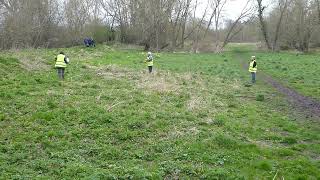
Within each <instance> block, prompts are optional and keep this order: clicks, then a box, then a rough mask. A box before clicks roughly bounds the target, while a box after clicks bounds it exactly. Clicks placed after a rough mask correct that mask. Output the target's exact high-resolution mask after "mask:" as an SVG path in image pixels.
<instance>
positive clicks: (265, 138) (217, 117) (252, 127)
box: [0, 45, 320, 179]
mask: <svg viewBox="0 0 320 180" xmlns="http://www.w3.org/2000/svg"><path fill="white" fill-rule="evenodd" d="M59 51H60V50H55V49H52V50H23V51H16V52H3V53H2V54H1V57H0V69H1V71H0V73H1V83H0V106H1V108H0V127H1V129H0V162H1V163H0V179H29V178H31V179H34V178H44V179H46V178H48V179H62V178H66V179H75V178H88V179H116V178H120V179H163V178H167V179H176V178H180V179H186V178H203V179H272V178H273V177H274V175H275V174H276V173H277V175H278V178H281V177H285V178H286V179H317V178H319V177H320V173H319V168H320V162H319V155H320V145H319V142H320V141H319V140H320V135H319V130H320V128H319V124H318V122H311V121H309V120H306V119H301V117H299V118H295V117H292V116H291V115H290V114H291V112H290V111H291V110H290V108H288V106H287V104H286V101H285V99H283V97H282V96H281V95H279V94H278V93H277V92H275V91H274V90H273V89H272V88H270V87H268V86H267V85H265V84H263V83H262V82H259V83H258V84H257V85H255V86H251V87H246V86H245V85H246V84H248V81H249V79H248V78H249V75H248V73H247V72H246V71H243V69H242V68H241V65H240V62H239V61H237V60H236V56H237V54H235V53H233V52H226V53H223V54H218V55H217V54H184V53H178V54H173V53H160V54H156V58H155V65H156V67H155V68H156V73H155V74H153V75H149V74H148V73H146V71H147V70H146V67H145V64H144V63H143V61H144V59H145V54H144V53H143V52H142V51H139V50H134V49H131V50H117V49H113V48H112V47H107V46H102V45H101V46H98V47H97V48H96V49H82V48H81V47H75V48H70V49H64V51H65V53H66V54H67V55H69V57H70V59H71V64H70V66H69V67H68V69H67V74H66V80H65V81H63V82H60V81H58V79H57V75H56V72H55V70H54V69H53V68H52V67H53V65H54V57H55V55H56V54H57V53H58V52H59ZM260 95H263V96H264V97H265V100H264V101H257V96H260Z"/></svg>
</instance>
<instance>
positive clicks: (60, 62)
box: [55, 52, 69, 80]
mask: <svg viewBox="0 0 320 180" xmlns="http://www.w3.org/2000/svg"><path fill="white" fill-rule="evenodd" d="M67 64H69V58H67V56H66V55H64V53H63V52H60V54H59V55H58V56H57V57H56V64H55V68H57V70H58V77H59V79H61V80H63V79H64V71H65V68H66V67H67Z"/></svg>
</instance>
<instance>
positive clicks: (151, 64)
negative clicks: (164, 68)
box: [146, 57, 153, 66]
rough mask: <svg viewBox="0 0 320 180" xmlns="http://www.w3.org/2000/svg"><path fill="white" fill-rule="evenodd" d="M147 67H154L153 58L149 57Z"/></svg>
mask: <svg viewBox="0 0 320 180" xmlns="http://www.w3.org/2000/svg"><path fill="white" fill-rule="evenodd" d="M146 63H147V66H153V58H152V57H148V58H147V60H146Z"/></svg>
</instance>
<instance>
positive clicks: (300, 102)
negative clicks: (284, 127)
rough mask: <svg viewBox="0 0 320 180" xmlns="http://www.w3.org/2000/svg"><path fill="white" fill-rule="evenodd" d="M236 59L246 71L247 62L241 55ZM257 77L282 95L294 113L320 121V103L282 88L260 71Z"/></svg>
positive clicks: (290, 89)
mask: <svg viewBox="0 0 320 180" xmlns="http://www.w3.org/2000/svg"><path fill="white" fill-rule="evenodd" d="M237 58H238V59H239V60H240V62H241V65H242V68H243V69H244V70H246V71H247V70H248V64H247V62H246V61H244V60H243V58H242V57H241V55H237ZM257 75H258V78H259V79H260V80H261V81H263V82H265V83H267V84H269V85H270V86H272V87H273V88H274V89H276V90H277V91H278V92H280V93H281V94H283V95H284V96H285V97H286V99H287V101H288V102H289V103H290V104H291V106H292V108H294V109H293V110H294V111H295V112H299V113H301V114H302V115H304V116H305V117H306V118H311V119H316V120H320V101H318V100H315V99H313V98H311V97H307V96H304V95H302V94H300V93H299V92H297V91H296V90H294V89H292V88H289V87H286V86H284V85H283V84H282V83H281V82H280V81H278V80H276V79H274V78H272V77H271V76H270V75H268V74H266V73H264V72H262V71H259V72H258V74H257ZM259 79H258V80H259Z"/></svg>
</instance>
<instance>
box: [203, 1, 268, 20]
mask: <svg viewBox="0 0 320 180" xmlns="http://www.w3.org/2000/svg"><path fill="white" fill-rule="evenodd" d="M207 1H208V0H198V2H199V3H201V8H200V9H201V11H200V10H199V11H198V16H201V15H202V14H203V12H204V10H205V8H206V4H207ZM246 2H247V0H228V2H227V4H226V5H225V8H224V13H223V16H224V17H225V18H226V19H236V18H237V16H238V15H239V14H240V13H241V11H242V9H243V7H244V6H245V4H246ZM252 2H253V3H255V2H256V0H252ZM263 2H264V5H266V6H269V5H270V3H271V2H272V0H264V1H263ZM251 5H252V3H251Z"/></svg>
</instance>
